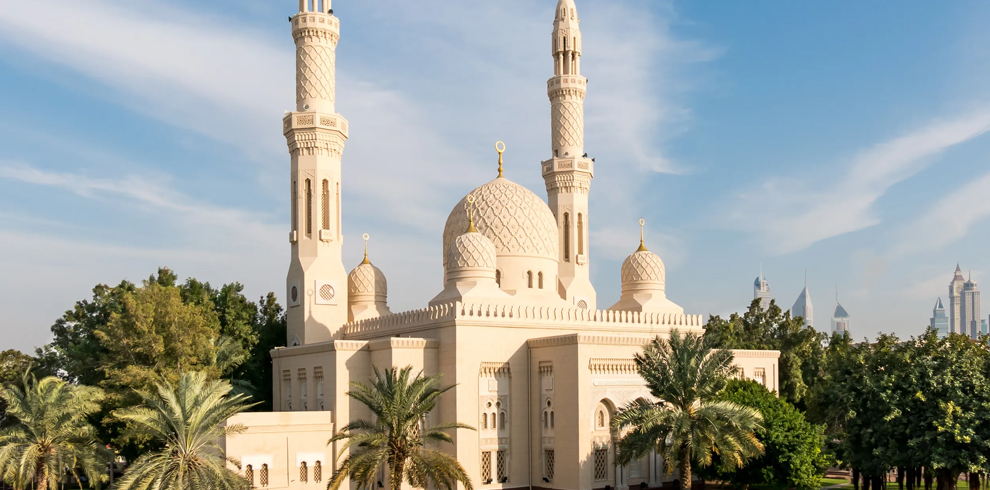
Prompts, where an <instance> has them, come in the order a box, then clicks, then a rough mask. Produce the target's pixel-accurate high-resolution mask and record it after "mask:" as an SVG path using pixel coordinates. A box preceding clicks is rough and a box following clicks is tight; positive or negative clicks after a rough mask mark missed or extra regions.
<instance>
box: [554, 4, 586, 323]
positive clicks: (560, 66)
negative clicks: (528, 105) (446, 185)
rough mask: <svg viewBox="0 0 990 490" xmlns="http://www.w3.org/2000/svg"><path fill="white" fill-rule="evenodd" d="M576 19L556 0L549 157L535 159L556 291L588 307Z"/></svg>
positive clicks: (581, 86) (583, 83)
mask: <svg viewBox="0 0 990 490" xmlns="http://www.w3.org/2000/svg"><path fill="white" fill-rule="evenodd" d="M579 22H580V20H579V19H578V14H577V7H576V6H575V5H574V1H573V0H559V1H558V2H557V10H556V13H555V14H554V20H553V33H552V36H551V54H552V55H553V76H552V77H550V79H549V80H547V96H548V97H549V98H550V137H551V139H550V149H551V151H552V156H551V158H550V159H548V160H544V161H543V162H541V171H542V174H543V180H544V182H545V183H546V188H547V205H548V206H549V207H550V211H552V212H553V215H554V218H556V220H557V228H558V234H559V240H560V243H559V246H558V250H559V253H560V259H559V262H560V265H559V268H558V284H557V288H558V292H559V293H560V296H561V297H562V298H564V300H566V301H567V302H569V303H570V304H573V305H576V306H579V307H582V308H585V309H591V310H594V309H595V308H596V307H597V302H598V301H597V293H596V292H595V288H594V286H592V284H591V274H590V270H589V268H590V264H591V261H590V247H589V245H590V244H589V240H588V227H589V219H588V193H589V192H590V191H591V179H592V178H593V177H594V172H595V162H594V161H593V160H592V159H590V158H588V154H587V153H586V152H585V151H584V96H585V93H586V90H587V85H588V80H587V79H586V78H584V77H583V76H581V29H580V26H579V25H578V24H579Z"/></svg>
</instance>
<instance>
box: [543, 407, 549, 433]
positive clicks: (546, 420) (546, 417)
mask: <svg viewBox="0 0 990 490" xmlns="http://www.w3.org/2000/svg"><path fill="white" fill-rule="evenodd" d="M543 428H544V429H549V428H550V414H549V413H548V412H546V411H544V412H543Z"/></svg>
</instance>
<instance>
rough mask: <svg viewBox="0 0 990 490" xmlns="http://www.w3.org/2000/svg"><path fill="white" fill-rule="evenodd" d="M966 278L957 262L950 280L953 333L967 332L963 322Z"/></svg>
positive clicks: (950, 311) (950, 309)
mask: <svg viewBox="0 0 990 490" xmlns="http://www.w3.org/2000/svg"><path fill="white" fill-rule="evenodd" d="M965 283H966V279H965V278H963V274H962V269H961V268H960V267H959V263H958V262H957V263H956V272H955V275H954V276H953V277H952V281H950V282H949V331H950V332H952V333H966V329H965V327H964V326H963V324H962V323H961V320H960V318H961V316H960V315H961V314H962V290H963V284H965Z"/></svg>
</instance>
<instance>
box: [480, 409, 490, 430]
mask: <svg viewBox="0 0 990 490" xmlns="http://www.w3.org/2000/svg"><path fill="white" fill-rule="evenodd" d="M481 428H482V429H487V428H488V414H487V413H483V414H481Z"/></svg>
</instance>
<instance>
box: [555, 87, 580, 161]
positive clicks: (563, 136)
mask: <svg viewBox="0 0 990 490" xmlns="http://www.w3.org/2000/svg"><path fill="white" fill-rule="evenodd" d="M551 117H552V124H553V138H554V141H553V144H554V148H560V147H564V146H576V147H578V148H581V147H583V146H584V130H583V129H584V109H583V108H582V107H581V104H580V103H577V102H569V101H564V102H558V103H555V104H553V110H552V114H551ZM561 156H563V155H561ZM571 156H580V155H571Z"/></svg>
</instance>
